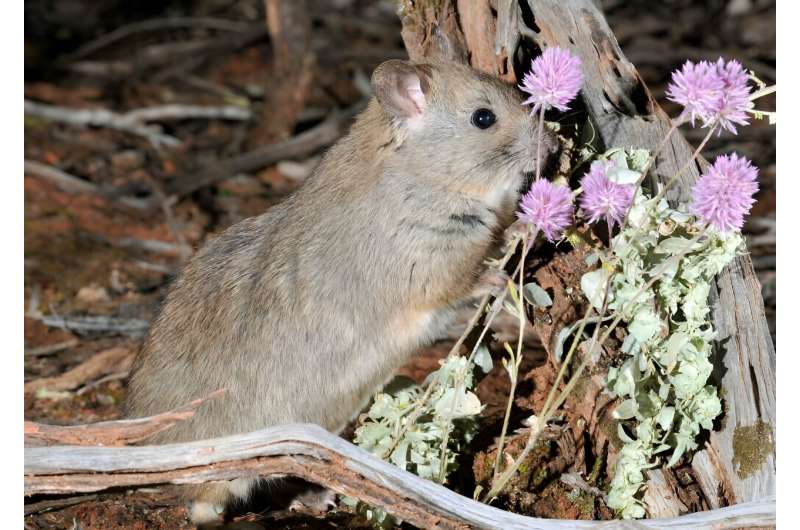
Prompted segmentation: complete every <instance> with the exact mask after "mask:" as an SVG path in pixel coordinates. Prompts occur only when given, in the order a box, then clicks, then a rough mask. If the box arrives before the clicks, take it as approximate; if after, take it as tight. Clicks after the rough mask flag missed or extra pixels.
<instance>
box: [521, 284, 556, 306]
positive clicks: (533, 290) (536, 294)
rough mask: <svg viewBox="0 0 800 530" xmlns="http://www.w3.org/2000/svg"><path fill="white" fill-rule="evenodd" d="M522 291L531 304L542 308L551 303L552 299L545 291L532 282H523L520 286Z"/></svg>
mask: <svg viewBox="0 0 800 530" xmlns="http://www.w3.org/2000/svg"><path fill="white" fill-rule="evenodd" d="M522 292H523V296H524V297H525V300H527V301H528V303H529V304H531V305H533V306H536V307H542V308H544V307H550V306H551V305H553V299H552V298H550V295H549V294H547V291H545V290H544V289H542V288H541V287H540V286H538V285H537V284H535V283H534V282H531V283H527V284H525V285H524V286H523V288H522Z"/></svg>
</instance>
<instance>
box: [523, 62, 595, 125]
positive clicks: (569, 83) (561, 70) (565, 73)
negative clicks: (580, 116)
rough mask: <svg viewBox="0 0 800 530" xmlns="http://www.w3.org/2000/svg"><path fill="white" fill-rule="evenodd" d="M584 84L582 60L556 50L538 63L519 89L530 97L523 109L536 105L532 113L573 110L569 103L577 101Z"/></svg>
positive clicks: (533, 66) (535, 63)
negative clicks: (543, 110)
mask: <svg viewBox="0 0 800 530" xmlns="http://www.w3.org/2000/svg"><path fill="white" fill-rule="evenodd" d="M582 84H583V73H582V72H581V60H580V59H579V58H578V57H577V56H575V55H573V54H572V52H570V51H569V50H565V49H562V48H559V47H558V46H556V47H553V48H547V49H546V50H545V51H544V52H543V53H542V54H541V55H540V56H539V57H537V58H536V59H534V61H533V64H532V65H531V70H530V72H528V73H527V74H525V76H524V77H523V79H522V84H521V85H520V87H519V88H521V89H522V90H523V91H524V92H527V93H528V94H530V97H529V98H528V99H526V100H525V101H524V102H523V105H530V104H533V109H532V110H531V112H532V113H536V112H537V111H538V110H539V109H540V108H544V109H545V110H546V109H548V108H550V107H555V108H557V109H558V110H560V111H562V112H564V111H566V110H569V107H568V106H567V103H569V102H570V101H572V100H573V99H575V96H577V95H578V91H579V90H580V89H581V85H582Z"/></svg>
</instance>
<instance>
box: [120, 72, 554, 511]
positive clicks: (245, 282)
mask: <svg viewBox="0 0 800 530" xmlns="http://www.w3.org/2000/svg"><path fill="white" fill-rule="evenodd" d="M373 87H374V89H375V92H376V98H373V100H372V101H371V102H370V103H369V106H368V108H367V109H366V110H365V111H364V112H363V113H362V114H361V115H360V116H359V117H358V119H357V120H356V122H355V124H354V125H353V126H352V129H351V131H350V133H349V134H348V135H347V136H346V137H344V138H343V139H342V140H340V141H339V142H338V143H337V144H336V145H334V146H333V147H332V148H331V149H330V150H329V151H328V153H327V154H326V155H325V156H324V157H323V159H322V161H321V163H320V164H319V166H318V167H317V169H316V170H315V171H314V173H313V174H312V175H311V176H310V177H309V179H308V180H307V181H306V182H305V183H304V185H303V186H302V187H301V188H300V189H299V190H297V191H296V192H295V193H294V194H293V195H291V196H290V197H289V198H287V199H286V200H285V201H284V202H283V203H281V204H279V205H277V206H275V207H273V208H271V209H270V210H269V211H267V212H266V213H264V214H263V215H261V216H258V217H254V218H251V219H247V220H245V221H242V222H240V223H238V224H236V225H234V226H232V227H230V228H228V229H227V230H225V231H224V232H222V233H221V234H219V236H217V237H216V238H214V239H212V240H211V241H210V242H209V243H208V244H206V245H205V246H204V247H203V248H202V249H200V250H199V251H198V252H197V254H196V255H195V256H194V257H193V259H192V260H191V261H190V263H189V264H188V265H187V266H186V268H185V270H184V271H183V273H182V274H181V275H180V277H179V278H178V279H177V281H176V282H175V283H174V285H173V286H172V288H171V290H170V292H169V294H168V296H167V298H166V301H165V303H164V305H163V308H162V311H161V313H160V315H159V316H158V318H157V319H156V321H155V323H154V325H153V327H152V329H151V332H150V335H149V336H148V338H147V340H146V342H145V345H144V347H143V349H142V351H141V353H140V354H139V356H138V357H137V359H136V362H135V365H134V368H133V372H132V376H131V383H130V396H129V400H128V410H129V415H130V416H146V415H151V414H155V413H159V412H163V411H166V410H169V409H173V408H177V407H180V406H183V405H185V404H186V403H187V402H189V401H191V400H192V399H195V398H198V397H202V396H206V395H208V394H209V393H211V392H212V391H214V390H216V389H219V388H225V389H227V392H226V394H225V395H224V396H223V397H222V398H221V399H216V400H212V401H210V402H209V403H207V404H205V405H204V406H203V407H201V408H200V409H199V410H198V412H197V413H196V415H195V416H194V417H193V418H192V419H190V420H188V421H186V422H183V423H179V424H178V425H176V426H175V427H172V428H171V429H168V430H166V431H164V432H163V433H161V434H159V435H158V437H157V439H155V440H154V442H155V443H168V442H177V441H186V440H193V439H201V438H209V437H216V436H223V435H229V434H233V433H238V432H245V431H252V430H256V429H260V428H264V427H266V426H269V425H275V424H281V423H296V422H310V423H317V424H319V425H322V426H323V427H325V428H326V429H328V430H330V431H333V432H339V431H340V430H341V429H342V428H343V427H344V426H345V425H346V424H347V423H348V422H349V421H350V420H351V419H352V418H353V417H354V416H355V415H356V414H357V413H358V412H359V411H360V410H361V409H362V407H363V406H364V405H365V404H366V403H367V401H368V399H369V398H370V397H371V396H372V395H373V394H374V393H375V392H376V391H377V390H378V389H379V388H380V387H381V385H383V384H385V383H386V382H387V380H388V379H389V378H390V377H391V376H392V375H393V373H394V372H395V371H396V370H397V369H398V368H399V367H400V365H402V364H403V362H404V361H406V359H407V358H408V357H409V355H410V354H411V353H413V352H414V350H416V349H417V348H418V347H420V346H422V345H425V344H428V343H430V342H432V341H434V340H435V339H437V338H439V337H440V336H441V335H442V334H443V332H444V331H445V329H446V327H447V326H448V325H449V324H451V322H452V319H453V316H454V315H455V313H456V311H457V310H458V309H459V308H460V307H463V305H464V304H465V303H468V302H469V301H470V300H472V299H473V298H471V295H472V293H473V291H474V289H475V287H476V283H477V280H478V278H479V276H480V275H481V273H482V272H483V269H484V265H483V262H484V259H485V258H486V257H487V255H488V254H489V253H490V251H491V250H492V249H493V248H494V247H496V245H497V243H498V241H499V239H500V235H501V233H502V230H503V229H504V228H505V227H507V226H508V225H509V224H510V223H511V221H512V220H513V217H514V211H515V209H516V205H517V203H518V200H519V192H520V190H521V189H522V188H523V186H524V184H525V182H526V178H525V175H526V174H529V173H530V172H532V171H533V170H534V169H535V157H536V140H535V134H536V123H535V121H534V120H533V118H531V117H529V116H528V113H527V111H526V109H525V108H524V107H523V106H522V105H521V99H520V97H519V95H518V93H517V91H516V90H515V89H514V88H513V87H512V86H509V85H507V84H504V83H502V82H501V81H499V80H497V79H495V78H492V77H490V76H487V75H484V74H480V73H478V72H476V71H474V70H472V69H470V68H468V67H465V66H462V65H457V64H445V63H441V64H431V65H412V64H410V63H407V62H403V61H389V62H387V63H384V64H383V65H381V66H380V67H379V68H378V69H377V70H376V72H375V73H374V74H373ZM416 88H419V91H414V89H416ZM420 91H421V93H420ZM478 108H487V109H491V110H492V111H493V112H494V113H495V114H496V116H497V122H496V123H495V124H494V125H493V126H492V127H490V128H489V129H486V130H482V129H479V128H477V127H475V126H474V125H473V124H472V123H471V115H472V113H473V112H474V111H475V110H476V109H478ZM543 140H544V148H543V149H542V153H546V152H548V151H550V150H551V149H552V147H553V141H552V139H551V138H550V137H549V136H548V137H547V138H544V139H543ZM239 485H241V484H239ZM234 489H235V488H234ZM239 489H242V488H239ZM247 489H248V487H247V486H245V487H244V490H247ZM234 493H235V494H237V495H238V496H242V495H243V494H242V493H241V492H238V493H237V492H236V491H234ZM230 496H231V492H230V485H226V484H216V485H210V486H206V487H204V488H202V489H200V490H199V491H198V492H197V493H196V497H197V500H199V501H201V502H210V503H216V505H221V506H224V505H225V504H226V503H227V502H228V500H229V497H230ZM203 518H204V516H203V515H202V514H201V515H196V519H203Z"/></svg>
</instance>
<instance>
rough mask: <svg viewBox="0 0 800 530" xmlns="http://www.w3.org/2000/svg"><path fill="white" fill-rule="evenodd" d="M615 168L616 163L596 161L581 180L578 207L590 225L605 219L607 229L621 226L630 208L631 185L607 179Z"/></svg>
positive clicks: (632, 187)
mask: <svg viewBox="0 0 800 530" xmlns="http://www.w3.org/2000/svg"><path fill="white" fill-rule="evenodd" d="M615 167H617V163H616V162H614V161H613V160H597V161H595V162H592V165H591V166H590V167H589V172H588V173H586V175H584V177H583V178H582V179H581V188H582V189H583V191H581V199H580V206H581V208H582V209H583V212H584V214H586V215H587V216H588V219H587V221H588V222H590V223H596V222H597V221H599V220H600V219H605V220H606V223H608V226H609V227H613V226H614V223H617V224H622V220H623V219H624V218H625V213H626V212H627V211H628V208H630V205H631V202H632V201H633V193H634V189H635V188H634V186H633V185H632V184H617V183H616V182H614V181H612V180H611V179H610V178H609V177H608V172H609V171H610V170H611V169H613V168H615Z"/></svg>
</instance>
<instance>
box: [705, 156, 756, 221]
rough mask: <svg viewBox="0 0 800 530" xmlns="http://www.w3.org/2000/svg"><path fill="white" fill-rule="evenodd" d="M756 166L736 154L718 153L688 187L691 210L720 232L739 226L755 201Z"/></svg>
mask: <svg viewBox="0 0 800 530" xmlns="http://www.w3.org/2000/svg"><path fill="white" fill-rule="evenodd" d="M757 176H758V168H756V167H755V166H753V164H751V163H750V161H749V160H747V159H746V158H744V157H738V156H736V154H735V153H734V154H731V155H722V156H718V157H717V159H716V160H715V161H714V165H713V166H711V167H709V168H708V169H707V170H706V172H705V173H703V175H701V177H700V178H699V179H698V180H697V182H696V183H695V185H694V188H693V189H692V213H694V214H695V215H697V217H698V218H700V220H702V221H704V222H706V223H708V224H710V225H711V226H713V227H714V228H716V229H717V230H719V231H721V232H727V231H730V230H741V229H742V226H744V216H745V215H746V214H747V213H748V212H750V208H751V207H752V206H753V203H755V202H756V201H755V199H753V195H755V193H756V192H757V191H758V183H757V182H756V178H757Z"/></svg>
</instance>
